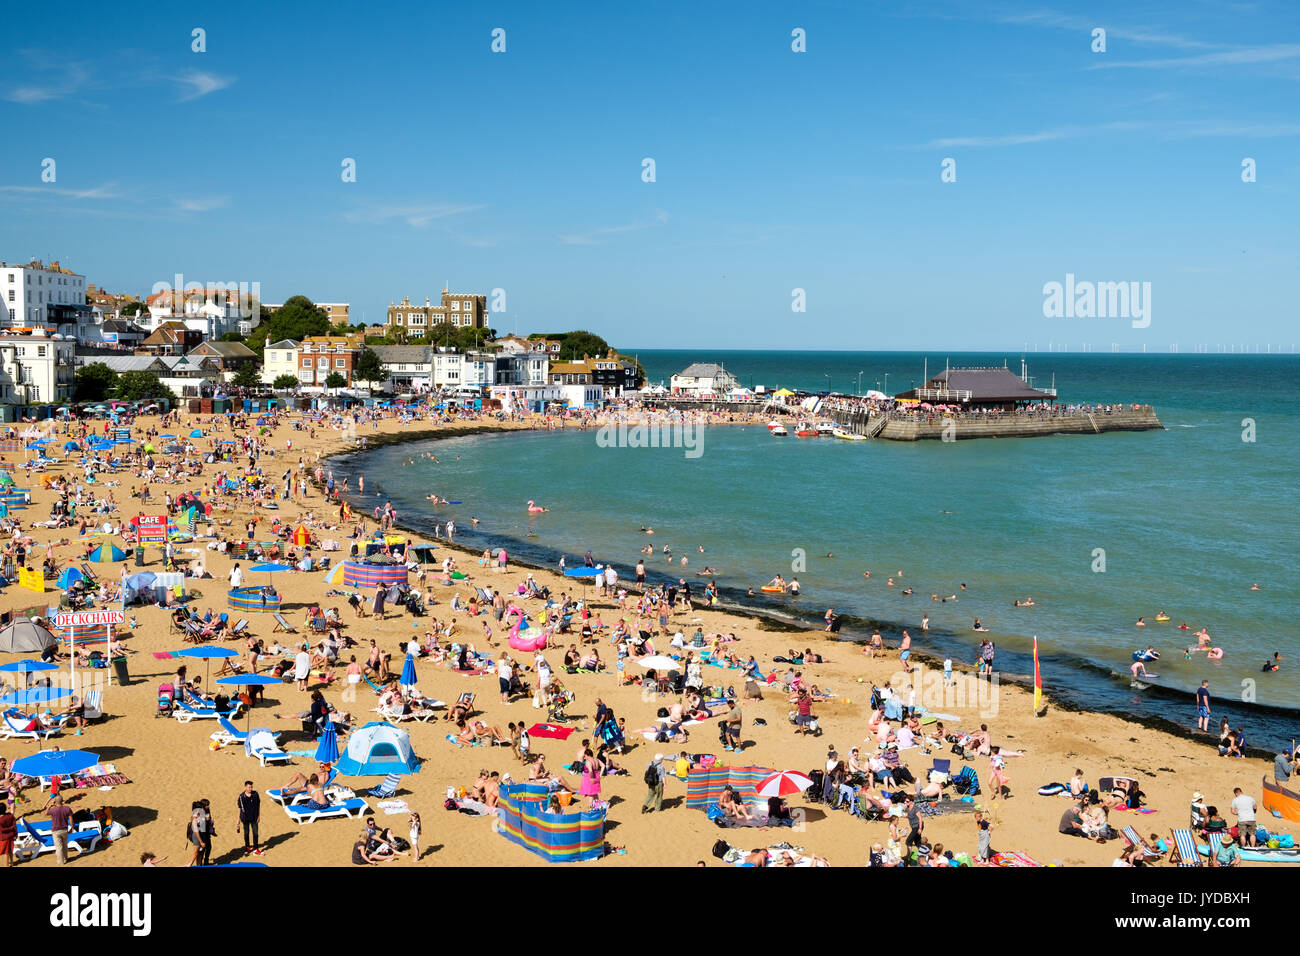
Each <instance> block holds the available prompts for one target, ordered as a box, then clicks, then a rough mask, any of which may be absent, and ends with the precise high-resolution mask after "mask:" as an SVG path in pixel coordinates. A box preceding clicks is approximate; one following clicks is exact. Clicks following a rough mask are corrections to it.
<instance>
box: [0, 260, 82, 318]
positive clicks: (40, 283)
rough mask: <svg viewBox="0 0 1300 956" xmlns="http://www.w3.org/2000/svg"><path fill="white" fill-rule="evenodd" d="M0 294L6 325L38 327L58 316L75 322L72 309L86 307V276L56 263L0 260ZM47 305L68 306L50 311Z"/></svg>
mask: <svg viewBox="0 0 1300 956" xmlns="http://www.w3.org/2000/svg"><path fill="white" fill-rule="evenodd" d="M0 290H2V291H0V297H3V299H4V304H3V307H4V309H5V312H4V313H3V319H4V321H3V322H0V324H2V325H4V326H7V327H17V328H37V327H46V326H51V325H56V324H63V323H62V322H58V321H55V319H57V318H58V317H60V315H64V316H66V317H67V320H69V321H71V322H72V323H73V324H75V322H76V318H75V314H74V313H73V311H72V310H74V309H76V310H77V311H81V310H86V311H88V306H87V305H86V277H85V276H83V275H79V274H77V273H75V272H73V271H71V270H70V269H65V268H63V267H62V266H61V265H59V263H57V262H51V263H50V264H49V265H48V266H47V265H45V264H44V263H43V262H41V261H40V260H38V259H33V260H32V261H31V262H29V263H27V264H26V265H21V266H20V265H12V266H11V265H10V264H9V263H7V262H0ZM50 306H67V307H69V308H68V309H66V310H65V309H56V310H54V315H52V314H51V310H50Z"/></svg>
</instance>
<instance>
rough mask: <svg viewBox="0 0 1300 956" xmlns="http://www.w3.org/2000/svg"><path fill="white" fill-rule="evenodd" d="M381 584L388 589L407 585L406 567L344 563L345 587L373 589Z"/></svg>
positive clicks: (369, 563) (400, 565)
mask: <svg viewBox="0 0 1300 956" xmlns="http://www.w3.org/2000/svg"><path fill="white" fill-rule="evenodd" d="M379 584H382V585H383V586H384V587H386V588H391V587H392V586H393V585H395V584H402V585H404V584H406V565H404V564H372V563H371V562H368V561H345V562H344V563H343V586H344V587H349V588H372V589H373V588H374V587H375V586H376V585H379Z"/></svg>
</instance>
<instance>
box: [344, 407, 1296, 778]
mask: <svg viewBox="0 0 1300 956" xmlns="http://www.w3.org/2000/svg"><path fill="white" fill-rule="evenodd" d="M713 424H715V423H709V425H710V426H712V425H713ZM716 424H719V425H725V424H729V423H725V422H721V423H716ZM560 430H561V431H562V430H563V429H560ZM590 430H593V431H594V430H595V428H594V427H592V428H591V429H590ZM515 431H531V432H542V433H546V430H545V429H541V428H528V427H514V428H512V427H502V426H501V425H493V424H487V425H478V426H463V427H457V426H452V427H447V428H442V429H422V430H418V431H399V432H397V433H394V434H391V435H386V436H381V437H380V438H379V439H378V440H376V441H373V442H370V443H369V444H368V447H367V448H365V449H360V448H357V449H352V450H348V449H344V450H341V451H339V452H335V453H333V454H330V455H328V456H322V459H321V464H322V465H325V463H326V462H327V461H332V460H335V459H340V458H353V457H355V456H358V455H364V454H366V453H367V452H370V451H375V450H378V449H380V448H387V447H392V446H396V445H402V444H407V443H412V442H419V441H441V440H444V439H449V438H462V437H468V436H473V435H503V434H505V433H508V432H515ZM344 498H345V499H346V500H347V501H348V503H349V505H350V506H351V507H352V508H353V509H354V510H355V509H357V508H358V507H360V499H358V498H357V496H356V494H355V492H352V491H349V492H348V493H347V494H346V495H344ZM362 513H365V512H364V511H363V512H362ZM408 513H409V512H408ZM400 514H401V512H399V520H398V521H397V522H396V523H395V527H397V528H400V529H401V530H402V531H403V532H404V533H406V534H408V535H411V536H413V537H415V538H418V539H420V540H421V541H425V542H426V543H436V544H437V545H438V546H439V547H451V548H453V549H454V550H457V551H459V552H461V553H463V554H465V555H467V556H468V557H470V558H472V559H474V560H475V561H477V559H478V558H479V557H480V556H481V553H482V548H474V547H473V546H470V545H466V544H464V543H463V541H464V539H463V538H462V539H461V541H458V542H456V543H453V544H451V545H448V544H447V541H446V539H445V538H436V539H434V538H432V537H431V536H430V535H429V534H428V532H426V531H425V530H423V529H421V528H418V527H414V526H413V525H412V524H410V523H408V522H405V521H403V520H402V519H401V518H400ZM460 530H461V531H464V530H465V529H460ZM503 544H504V545H507V550H508V552H509V554H510V556H511V557H510V563H511V565H518V566H520V567H525V568H528V569H529V570H531V571H534V572H538V571H551V572H554V571H555V568H554V566H553V565H548V564H543V563H539V562H538V561H537V560H536V559H532V558H526V557H520V556H518V555H519V548H518V547H517V546H520V545H522V546H523V547H524V548H528V547H530V546H528V545H527V544H526V542H524V541H522V540H521V539H518V538H515V537H512V536H510V535H506V534H502V533H499V532H490V533H487V534H486V535H485V537H484V546H487V547H490V548H491V549H492V550H493V551H495V550H496V548H498V547H500V546H502V545H503ZM647 571H648V572H649V573H648V575H647V581H648V583H659V582H660V580H662V581H663V582H669V580H670V578H674V577H676V575H665V574H663V573H662V572H656V571H655V570H654V569H651V568H647ZM621 583H623V584H626V583H627V581H626V580H624V581H622V582H621ZM725 590H728V591H732V592H735V593H739V589H738V588H733V587H728V588H726V589H725ZM713 610H715V611H717V612H720V613H722V614H725V615H732V616H735V617H738V618H741V619H742V620H750V621H755V622H757V623H758V624H759V627H760V628H762V629H763V630H764V631H768V632H774V633H787V634H795V633H808V632H812V633H817V634H820V635H821V636H822V637H823V638H825V639H828V640H830V641H831V642H832V643H833V644H843V645H845V646H856V647H861V646H862V645H863V644H864V643H865V642H867V641H869V640H870V636H871V635H870V633H869V632H864V629H861V628H853V629H846V630H847V632H848V635H849V636H845V631H843V630H842V631H841V633H840V635H832V634H829V633H827V632H825V631H823V630H822V626H821V621H820V620H819V619H818V618H817V617H816V615H815V613H814V612H811V611H809V612H799V611H797V610H795V609H794V608H785V607H775V606H774V607H771V608H765V607H749V606H745V605H742V604H738V603H736V601H735V600H730V601H727V600H721V599H720V600H719V602H718V604H717V605H716V606H715V607H714V608H713ZM841 617H842V618H844V617H848V618H852V619H855V620H861V621H864V622H865V623H867V624H868V625H869V628H874V629H878V630H886V629H890V630H900V629H903V628H905V627H907V625H904V624H901V623H899V622H895V621H887V620H884V619H875V618H863V617H861V616H860V615H856V614H845V615H841ZM850 627H852V626H850ZM933 634H937V635H938V636H939V637H940V642H941V643H951V644H952V645H953V648H954V650H958V649H959V650H962V651H967V652H969V648H968V647H964V646H963V645H962V644H961V637H960V635H959V633H958V632H951V633H949V632H946V631H945V632H933V631H932V632H929V635H933ZM927 636H928V635H927ZM913 640H914V642H915V641H917V640H920V641H922V642H924V641H925V640H926V637H920V638H915V637H914V638H913ZM885 647H886V648H887V649H889V650H896V643H894V644H891V643H890V641H888V640H886V642H885ZM936 654H938V656H936ZM912 660H914V661H917V662H921V663H924V664H926V665H927V666H931V667H935V668H939V669H942V667H943V662H944V656H943V655H942V652H936V651H934V650H922V649H916V648H915V647H914V649H913V650H912ZM1079 663H1080V664H1081V665H1082V666H1083V667H1086V668H1089V669H1092V670H1094V671H1096V672H1097V674H1098V677H1099V679H1106V678H1119V679H1120V680H1121V681H1122V675H1118V674H1116V673H1115V672H1112V671H1110V669H1109V668H1108V667H1106V666H1105V665H1104V664H1098V663H1096V662H1093V661H1088V660H1086V659H1079ZM953 670H954V671H955V672H961V673H964V674H968V675H971V674H974V673H975V668H974V667H973V666H972V665H970V664H969V663H967V662H966V661H965V660H964V659H963V660H957V659H956V657H955V655H954V658H953ZM998 673H999V675H1000V679H1001V683H1002V684H1003V685H1004V686H1013V687H1016V688H1019V689H1020V690H1022V691H1025V692H1026V693H1032V690H1033V678H1032V675H1031V674H1021V673H1010V672H1007V671H999V672H998ZM1151 690H1155V691H1156V695H1155V696H1157V697H1159V698H1160V699H1161V700H1163V701H1165V702H1167V703H1168V704H1170V705H1174V706H1176V704H1175V702H1176V701H1177V700H1178V699H1179V698H1180V696H1185V697H1187V698H1190V697H1191V693H1190V692H1187V693H1186V694H1185V695H1184V692H1182V691H1180V690H1177V689H1174V688H1169V687H1163V686H1161V685H1158V684H1151V685H1148V687H1147V691H1146V692H1147V693H1149V692H1150V691H1151ZM1081 696H1082V695H1081V692H1080V693H1071V692H1066V693H1065V694H1061V693H1059V692H1056V691H1052V690H1049V689H1048V688H1047V686H1046V685H1045V686H1044V690H1043V700H1044V701H1045V702H1047V703H1048V704H1049V705H1051V706H1054V707H1057V708H1059V709H1061V710H1062V711H1065V712H1067V713H1077V714H1081V715H1090V714H1091V715H1102V714H1105V715H1109V716H1114V717H1117V718H1120V719H1122V720H1125V721H1128V722H1130V723H1133V724H1136V725H1137V726H1139V727H1141V728H1143V729H1145V730H1152V731H1157V732H1161V733H1167V734H1169V735H1171V736H1175V737H1178V738H1180V739H1183V740H1188V741H1192V742H1205V741H1206V740H1207V739H1209V737H1208V736H1207V735H1206V734H1205V733H1203V732H1201V731H1199V730H1193V729H1191V728H1189V727H1186V726H1184V725H1183V724H1180V723H1178V722H1177V721H1175V720H1172V719H1170V718H1169V717H1166V716H1162V715H1159V714H1144V713H1140V712H1137V711H1133V710H1125V709H1123V708H1121V707H1089V706H1087V704H1086V702H1084V701H1083V700H1082V699H1081ZM1188 709H1189V711H1191V710H1192V709H1193V708H1192V707H1191V706H1189V707H1188ZM1246 712H1247V713H1248V714H1249V713H1263V714H1266V715H1268V716H1272V717H1275V718H1277V719H1279V720H1295V721H1296V722H1298V723H1300V708H1285V707H1278V706H1275V705H1269V704H1257V703H1256V704H1251V705H1250V709H1249V710H1248V711H1246ZM1234 723H1235V722H1234ZM1245 752H1246V754H1247V756H1249V757H1254V758H1258V759H1264V760H1272V758H1273V756H1274V752H1273V751H1271V750H1268V749H1265V748H1261V747H1255V746H1248V747H1247V748H1246V750H1245Z"/></svg>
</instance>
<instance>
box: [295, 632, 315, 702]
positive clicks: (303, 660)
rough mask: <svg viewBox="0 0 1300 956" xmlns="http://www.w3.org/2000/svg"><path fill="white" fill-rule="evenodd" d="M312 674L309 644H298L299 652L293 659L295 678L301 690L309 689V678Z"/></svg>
mask: <svg viewBox="0 0 1300 956" xmlns="http://www.w3.org/2000/svg"><path fill="white" fill-rule="evenodd" d="M310 675H311V655H310V654H308V653H307V645H306V644H300V645H298V654H297V656H296V657H294V659H293V679H294V682H295V683H296V684H297V685H298V689H299V690H303V691H305V690H306V689H307V678H308V677H309V676H310Z"/></svg>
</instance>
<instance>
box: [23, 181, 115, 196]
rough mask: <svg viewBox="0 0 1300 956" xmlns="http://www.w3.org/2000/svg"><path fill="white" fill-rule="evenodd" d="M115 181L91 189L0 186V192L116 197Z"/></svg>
mask: <svg viewBox="0 0 1300 956" xmlns="http://www.w3.org/2000/svg"><path fill="white" fill-rule="evenodd" d="M115 187H116V184H115V183H106V184H105V185H103V186H95V187H93V188H91V189H60V188H59V187H57V186H0V193H3V194H6V195H15V196H63V197H66V198H69V199H118V198H120V197H121V195H122V194H121V193H120V192H118V191H117V190H116V188H115Z"/></svg>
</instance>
